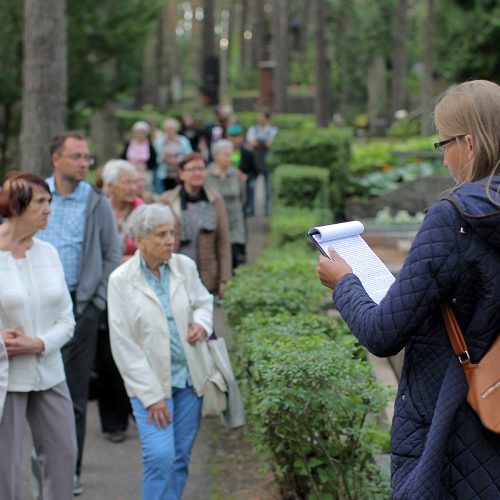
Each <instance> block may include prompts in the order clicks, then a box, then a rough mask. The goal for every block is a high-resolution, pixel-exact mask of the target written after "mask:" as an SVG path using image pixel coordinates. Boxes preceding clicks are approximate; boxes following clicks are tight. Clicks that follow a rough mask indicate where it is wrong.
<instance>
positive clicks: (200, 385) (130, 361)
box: [108, 204, 213, 500]
mask: <svg viewBox="0 0 500 500" xmlns="http://www.w3.org/2000/svg"><path fill="white" fill-rule="evenodd" d="M174 222H175V219H174V216H173V214H172V211H171V210H170V208H169V207H166V206H164V205H160V204H151V205H143V206H141V207H139V208H138V209H137V210H135V211H134V212H133V214H132V216H131V219H130V233H131V235H132V237H133V238H134V241H135V243H136V245H137V247H138V249H139V251H138V252H137V253H136V254H135V255H134V256H133V257H132V258H131V259H130V260H128V261H127V262H126V263H124V264H123V265H122V266H120V267H119V268H118V269H117V270H116V271H115V272H114V273H113V274H112V275H111V277H110V279H109V293H108V303H109V324H110V330H111V345H112V349H113V356H114V358H115V360H116V363H117V365H118V366H119V369H120V372H121V374H122V376H123V379H124V381H125V385H126V387H127V392H128V394H129V396H130V401H131V404H132V407H133V411H134V416H135V422H136V425H137V429H138V431H139V436H140V439H141V445H142V452H143V453H142V456H143V468H144V469H143V480H142V498H143V499H144V500H164V499H172V500H174V499H175V500H180V499H181V497H182V493H183V491H184V487H185V484H186V481H187V477H188V468H189V461H190V458H191V449H192V447H193V443H194V440H195V438H196V435H197V433H198V429H199V426H200V420H201V406H202V395H203V390H204V386H205V382H206V380H207V378H208V377H209V376H210V373H208V371H207V365H206V353H207V349H208V347H207V345H206V342H205V339H207V337H208V335H210V334H211V333H212V315H213V297H212V296H211V295H210V294H209V293H208V291H207V289H206V288H205V287H204V286H203V284H202V282H201V280H200V277H199V274H198V271H197V269H196V264H195V263H194V262H193V261H192V260H191V259H189V258H188V257H186V256H184V255H180V254H174V253H173V251H174Z"/></svg>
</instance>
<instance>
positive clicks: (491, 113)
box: [434, 80, 500, 184]
mask: <svg viewBox="0 0 500 500" xmlns="http://www.w3.org/2000/svg"><path fill="white" fill-rule="evenodd" d="M434 122H435V124H436V128H437V130H438V132H439V133H441V134H443V135H445V136H448V137H454V136H457V135H463V134H471V135H472V137H473V142H474V155H473V157H472V159H471V161H470V163H469V165H468V168H467V169H466V171H465V172H463V175H462V176H461V182H474V181H478V180H480V179H484V178H485V177H490V181H491V178H492V177H493V176H494V175H498V174H499V173H500V86H498V85H497V84H496V83H493V82H489V81H487V80H473V81H470V82H465V83H461V84H460V85H458V86H457V87H455V88H454V89H453V90H451V91H450V92H449V93H448V94H447V95H446V96H445V97H444V98H443V99H442V100H441V102H439V104H438V105H437V106H436V109H435V110H434ZM488 184H489V183H488Z"/></svg>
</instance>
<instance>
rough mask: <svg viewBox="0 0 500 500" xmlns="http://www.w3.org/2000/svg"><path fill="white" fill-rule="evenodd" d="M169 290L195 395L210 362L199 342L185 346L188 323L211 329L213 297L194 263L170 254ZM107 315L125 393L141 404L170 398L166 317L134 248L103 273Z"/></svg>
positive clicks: (208, 368)
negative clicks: (106, 279) (107, 273)
mask: <svg viewBox="0 0 500 500" xmlns="http://www.w3.org/2000/svg"><path fill="white" fill-rule="evenodd" d="M168 265H169V268H170V281H169V294H170V303H171V306H172V312H173V315H174V320H175V324H176V325H177V330H178V331H179V336H180V338H181V341H182V345H183V347H184V351H185V353H186V361H187V366H188V369H189V373H190V375H191V380H192V382H193V387H194V390H195V391H196V393H197V394H198V396H202V395H203V389H204V386H205V382H206V380H207V379H208V377H209V376H210V375H211V374H212V373H213V370H214V366H213V361H212V358H211V356H210V353H209V352H208V348H207V344H206V342H204V341H201V342H197V343H196V344H195V345H190V344H189V343H188V341H187V331H188V325H189V323H191V322H194V323H198V324H199V325H201V326H202V327H203V328H204V329H205V331H206V332H207V333H208V335H210V334H211V333H212V317H213V297H212V295H210V293H209V292H208V291H207V289H206V288H205V287H204V286H203V284H202V282H201V280H200V276H199V274H198V270H197V269H196V263H195V262H194V261H193V260H192V259H190V258H189V257H187V256H185V255H181V254H173V255H172V257H171V258H170V260H169V261H168ZM108 318H109V331H110V340H111V351H112V353H113V358H114V360H115V362H116V365H117V367H118V369H119V371H120V373H121V375H122V378H123V381H124V383H125V388H126V390H127V394H128V395H129V396H130V397H137V398H139V399H140V401H141V403H142V404H143V405H144V407H146V408H147V407H148V406H151V405H152V404H154V403H157V402H158V401H160V400H162V399H164V398H170V397H171V395H172V387H171V376H170V337H169V329H168V321H167V318H166V316H165V312H164V310H163V307H162V305H161V302H160V300H159V299H158V297H157V296H156V294H155V292H154V291H153V289H152V288H151V287H150V285H149V284H148V282H147V281H146V278H145V277H144V275H143V272H142V270H141V266H140V251H139V250H138V251H137V252H136V253H135V255H134V256H133V257H132V258H131V259H129V260H128V261H127V262H125V263H124V264H122V265H121V266H120V267H118V268H117V269H115V270H114V271H113V272H112V273H111V276H110V277H109V283H108Z"/></svg>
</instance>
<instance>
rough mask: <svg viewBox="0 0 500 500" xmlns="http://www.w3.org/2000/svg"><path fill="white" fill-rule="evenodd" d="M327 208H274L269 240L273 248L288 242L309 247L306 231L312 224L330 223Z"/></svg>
mask: <svg viewBox="0 0 500 500" xmlns="http://www.w3.org/2000/svg"><path fill="white" fill-rule="evenodd" d="M331 218H332V216H331V214H330V212H329V210H319V209H317V210H309V209H307V208H297V207H281V206H278V208H277V209H276V210H275V212H274V214H273V217H272V220H271V241H272V245H273V247H275V248H278V247H282V246H283V245H286V244H288V243H290V244H291V243H293V244H294V245H298V246H303V247H305V246H307V247H309V239H308V238H307V231H308V229H309V228H311V227H313V226H319V225H323V224H330V223H331Z"/></svg>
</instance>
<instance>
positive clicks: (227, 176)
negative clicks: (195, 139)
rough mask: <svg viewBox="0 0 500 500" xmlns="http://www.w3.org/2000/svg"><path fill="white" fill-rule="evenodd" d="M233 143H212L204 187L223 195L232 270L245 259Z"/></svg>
mask: <svg viewBox="0 0 500 500" xmlns="http://www.w3.org/2000/svg"><path fill="white" fill-rule="evenodd" d="M232 154H233V145H232V143H231V142H230V141H228V140H226V139H221V140H220V141H217V142H216V143H215V144H214V145H213V146H212V156H213V159H214V161H213V163H212V164H211V165H210V167H209V171H208V175H207V179H206V182H205V186H206V187H207V188H211V189H213V190H215V191H217V192H218V193H219V194H221V195H222V197H223V198H224V205H225V206H226V211H227V216H228V220H229V231H230V233H231V255H232V268H233V271H234V269H236V268H237V267H238V266H239V265H240V264H244V263H245V260H246V251H245V245H246V224H245V214H244V209H243V207H244V206H245V200H244V198H245V194H246V193H245V192H246V189H245V181H244V180H243V179H242V178H241V177H240V175H238V171H237V170H236V169H235V168H234V166H233V158H232Z"/></svg>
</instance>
